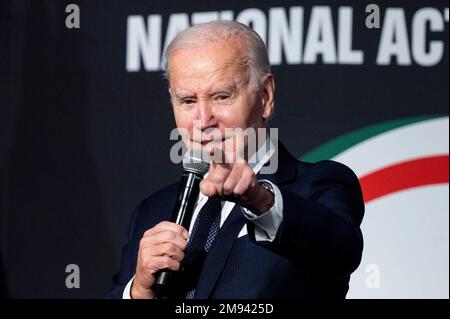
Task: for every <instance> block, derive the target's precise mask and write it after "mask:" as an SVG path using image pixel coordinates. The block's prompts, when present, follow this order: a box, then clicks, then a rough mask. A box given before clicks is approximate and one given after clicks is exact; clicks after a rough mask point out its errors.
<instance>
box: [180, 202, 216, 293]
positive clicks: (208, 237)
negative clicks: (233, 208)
mask: <svg viewBox="0 0 450 319" xmlns="http://www.w3.org/2000/svg"><path fill="white" fill-rule="evenodd" d="M221 210H222V205H221V202H220V200H219V199H217V198H209V199H208V201H207V202H206V203H205V205H204V206H203V207H202V209H201V210H200V212H199V213H198V216H197V219H196V221H195V224H194V227H193V228H192V234H191V236H190V238H189V242H188V246H187V249H186V255H185V257H184V261H183V267H184V272H185V274H184V275H185V280H186V289H187V291H188V293H187V295H186V298H187V299H192V298H193V297H194V294H195V287H196V285H197V282H198V278H199V276H200V272H201V270H202V266H203V262H204V261H205V259H206V255H207V254H208V251H209V249H210V248H211V245H212V243H213V241H214V239H215V238H216V235H217V233H218V232H219V229H220V216H221Z"/></svg>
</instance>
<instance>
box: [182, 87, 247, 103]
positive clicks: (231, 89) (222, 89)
mask: <svg viewBox="0 0 450 319" xmlns="http://www.w3.org/2000/svg"><path fill="white" fill-rule="evenodd" d="M237 91H239V88H238V87H237V86H236V85H234V84H229V85H224V86H223V87H218V88H216V89H215V90H213V91H212V93H209V94H208V95H209V96H213V95H216V94H219V93H224V92H233V93H234V92H237ZM175 97H176V98H177V99H178V100H182V99H186V98H194V97H196V95H195V94H189V93H186V92H177V93H176V94H175Z"/></svg>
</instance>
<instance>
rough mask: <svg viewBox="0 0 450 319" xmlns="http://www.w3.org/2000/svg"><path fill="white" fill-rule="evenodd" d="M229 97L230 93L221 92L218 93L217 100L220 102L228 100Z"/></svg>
mask: <svg viewBox="0 0 450 319" xmlns="http://www.w3.org/2000/svg"><path fill="white" fill-rule="evenodd" d="M229 98H230V95H229V94H219V95H216V101H219V102H224V101H227V100H228V99H229Z"/></svg>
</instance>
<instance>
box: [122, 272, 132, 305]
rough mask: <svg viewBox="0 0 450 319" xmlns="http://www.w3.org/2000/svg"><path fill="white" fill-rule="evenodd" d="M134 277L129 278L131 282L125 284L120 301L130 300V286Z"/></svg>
mask: <svg viewBox="0 0 450 319" xmlns="http://www.w3.org/2000/svg"><path fill="white" fill-rule="evenodd" d="M133 280H134V276H133V278H131V280H130V281H129V282H128V283H127V285H126V286H125V289H124V290H123V294H122V299H131V284H132V283H133Z"/></svg>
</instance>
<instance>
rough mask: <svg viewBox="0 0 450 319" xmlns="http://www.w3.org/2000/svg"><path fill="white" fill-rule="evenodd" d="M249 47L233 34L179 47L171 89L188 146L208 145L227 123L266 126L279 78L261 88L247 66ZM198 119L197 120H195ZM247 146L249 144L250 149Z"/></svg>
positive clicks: (172, 63) (223, 138)
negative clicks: (250, 78) (250, 74)
mask: <svg viewBox="0 0 450 319" xmlns="http://www.w3.org/2000/svg"><path fill="white" fill-rule="evenodd" d="M244 52H245V49H244V47H243V44H242V42H241V41H239V40H237V39H230V40H227V41H222V42H218V43H214V44H209V45H205V46H201V47H198V48H186V49H179V50H176V51H174V52H173V53H172V54H171V57H170V61H169V72H170V73H169V78H170V94H171V98H172V105H173V110H174V115H175V122H176V125H177V128H179V129H184V130H186V131H187V132H188V133H189V138H188V139H184V142H185V144H186V145H187V147H188V148H190V149H191V148H199V147H202V148H204V147H205V146H206V144H209V145H211V144H212V143H211V141H212V140H213V139H214V138H216V139H217V136H220V137H221V140H220V141H218V142H219V144H220V143H222V145H221V146H222V147H223V146H224V143H227V142H228V141H231V139H232V136H230V134H228V135H227V134H226V133H227V132H226V130H225V129H226V128H241V129H243V130H245V129H247V128H254V129H257V128H261V127H264V126H265V123H264V120H265V119H267V118H268V117H269V116H270V114H271V112H272V107H273V79H272V77H271V76H269V77H268V78H267V79H266V81H265V82H264V83H265V85H264V87H263V88H262V89H261V90H260V91H257V90H256V89H254V88H253V87H252V86H251V85H250V82H249V75H248V71H247V70H246V69H245V68H244V67H243V63H244V54H243V53H244ZM194 124H196V125H194ZM245 147H246V145H244V148H245Z"/></svg>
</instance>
